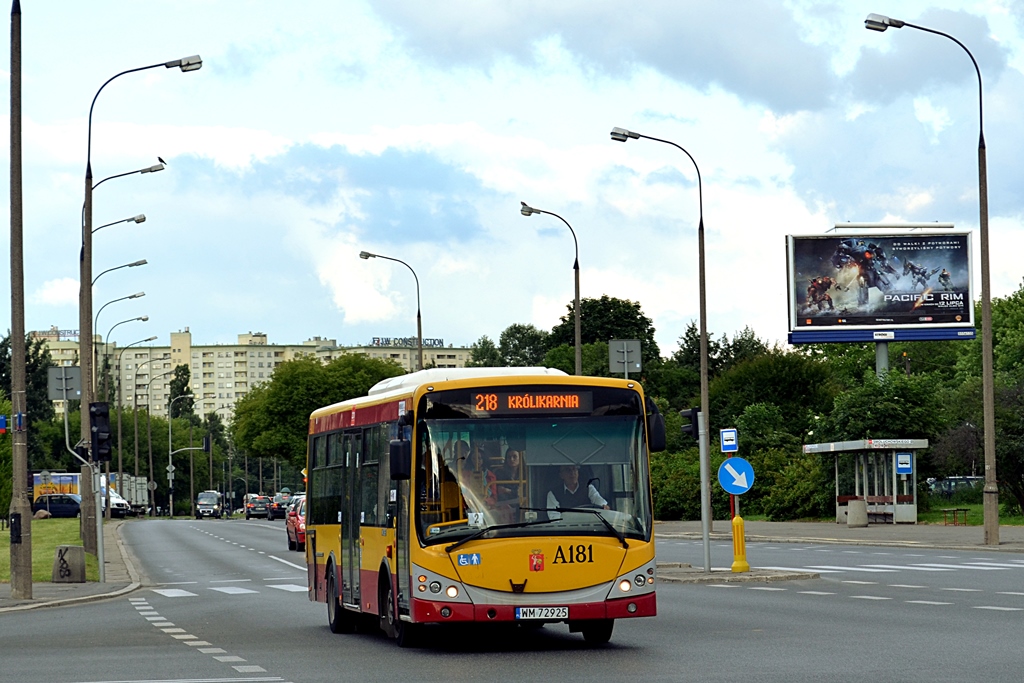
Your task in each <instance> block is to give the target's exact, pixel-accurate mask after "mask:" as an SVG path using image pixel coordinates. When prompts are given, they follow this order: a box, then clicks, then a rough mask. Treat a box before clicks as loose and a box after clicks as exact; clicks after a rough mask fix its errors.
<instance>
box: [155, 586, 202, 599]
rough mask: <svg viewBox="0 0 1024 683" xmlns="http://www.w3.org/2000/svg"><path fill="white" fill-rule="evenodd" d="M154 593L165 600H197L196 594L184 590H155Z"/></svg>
mask: <svg viewBox="0 0 1024 683" xmlns="http://www.w3.org/2000/svg"><path fill="white" fill-rule="evenodd" d="M153 592H154V593H159V594H160V595H162V596H164V597H165V598H195V597H198V596H197V595H196V594H195V593H190V592H188V591H187V590H184V589H182V588H154V589H153Z"/></svg>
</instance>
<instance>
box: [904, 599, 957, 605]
mask: <svg viewBox="0 0 1024 683" xmlns="http://www.w3.org/2000/svg"><path fill="white" fill-rule="evenodd" d="M903 602H909V603H910V604H911V605H952V604H953V603H951V602H938V601H937V600H904V601H903Z"/></svg>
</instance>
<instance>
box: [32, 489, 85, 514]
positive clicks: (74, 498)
mask: <svg viewBox="0 0 1024 683" xmlns="http://www.w3.org/2000/svg"><path fill="white" fill-rule="evenodd" d="M40 510H46V511H47V512H49V513H50V516H51V517H78V516H79V515H81V514H82V497H81V496H80V495H78V494H77V493H46V494H43V495H41V496H39V497H38V498H36V502H34V503H32V512H33V513H36V512H39V511H40Z"/></svg>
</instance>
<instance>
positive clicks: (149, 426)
mask: <svg viewBox="0 0 1024 683" xmlns="http://www.w3.org/2000/svg"><path fill="white" fill-rule="evenodd" d="M173 373H174V371H173V370H168V371H167V372H165V373H163V374H162V375H156V376H155V377H151V378H150V380H149V381H148V382H146V435H147V437H146V438H147V439H148V441H149V484H148V486H150V487H151V488H150V491H151V495H150V505H149V516H150V517H152V516H153V513H154V512H155V511H156V473H155V472H154V471H153V399H152V396H151V394H150V387H151V386H153V382H155V381H157V380H158V379H163V378H164V377H167V376H168V375H171V374H173Z"/></svg>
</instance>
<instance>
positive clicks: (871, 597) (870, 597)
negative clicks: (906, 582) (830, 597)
mask: <svg viewBox="0 0 1024 683" xmlns="http://www.w3.org/2000/svg"><path fill="white" fill-rule="evenodd" d="M850 597H851V598H853V599H854V600H892V598H883V597H882V596H881V595H851V596H850Z"/></svg>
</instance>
